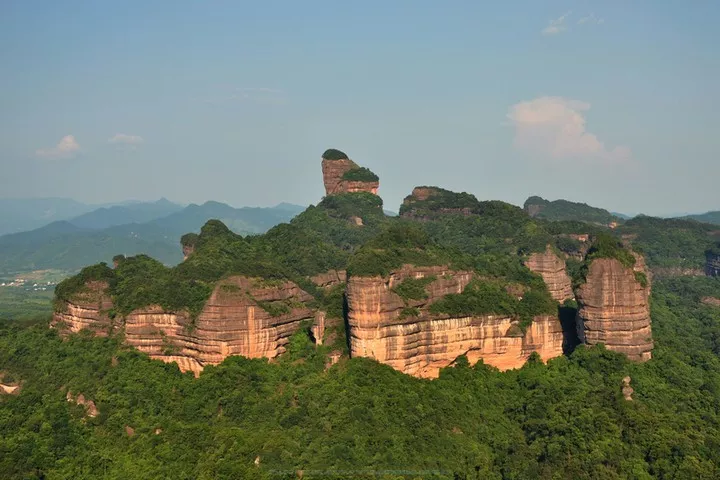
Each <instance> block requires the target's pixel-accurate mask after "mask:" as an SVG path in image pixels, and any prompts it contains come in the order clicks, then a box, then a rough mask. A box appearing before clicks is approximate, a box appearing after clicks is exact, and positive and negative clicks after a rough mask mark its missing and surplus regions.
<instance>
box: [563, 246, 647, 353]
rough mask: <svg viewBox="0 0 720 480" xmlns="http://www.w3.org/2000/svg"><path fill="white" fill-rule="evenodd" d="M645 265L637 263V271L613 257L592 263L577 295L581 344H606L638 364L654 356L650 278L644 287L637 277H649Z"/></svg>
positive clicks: (599, 259)
mask: <svg viewBox="0 0 720 480" xmlns="http://www.w3.org/2000/svg"><path fill="white" fill-rule="evenodd" d="M636 258H637V256H636ZM640 258H642V257H640ZM643 266H644V262H642V263H641V262H639V261H638V262H637V263H636V267H635V268H636V269H637V271H635V270H634V269H633V268H628V267H625V266H623V264H622V263H620V261H619V260H616V259H614V258H598V259H595V260H593V261H592V263H591V264H590V267H589V270H588V273H587V277H586V282H585V283H584V284H583V285H581V286H580V287H579V288H578V289H577V291H576V292H575V296H576V298H577V301H578V305H579V309H578V316H577V319H578V336H579V337H580V340H581V341H583V342H584V343H587V344H588V345H596V344H599V343H603V344H605V346H606V347H607V348H608V349H609V350H613V351H616V352H620V353H624V354H625V355H627V357H628V358H630V359H631V360H635V361H645V360H649V359H650V358H651V357H652V353H651V352H652V349H653V339H652V329H651V325H650V306H649V297H650V285H649V280H650V279H649V277H647V280H648V282H647V283H646V284H645V285H642V282H641V280H640V278H639V276H637V275H636V273H642V274H644V275H646V276H647V270H646V269H643Z"/></svg>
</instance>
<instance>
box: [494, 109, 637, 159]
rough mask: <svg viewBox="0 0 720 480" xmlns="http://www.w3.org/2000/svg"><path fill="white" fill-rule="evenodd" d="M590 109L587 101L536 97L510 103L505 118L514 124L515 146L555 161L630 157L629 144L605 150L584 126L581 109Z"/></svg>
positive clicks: (601, 143) (582, 110)
mask: <svg viewBox="0 0 720 480" xmlns="http://www.w3.org/2000/svg"><path fill="white" fill-rule="evenodd" d="M589 109H590V104H589V103H586V102H581V101H577V100H570V99H566V98H562V97H539V98H536V99H534V100H530V101H526V102H520V103H517V104H515V105H513V106H512V107H510V110H509V112H508V114H507V118H508V119H510V121H511V123H512V125H513V126H514V127H515V140H514V144H515V148H517V149H520V150H525V151H530V152H532V153H534V154H536V155H539V156H546V157H550V158H553V159H558V160H562V159H584V160H595V161H602V162H606V163H624V162H628V161H629V160H630V159H631V156H632V154H631V152H630V149H629V148H628V147H624V146H616V147H614V148H613V149H608V148H607V147H605V144H604V143H603V142H601V141H600V140H599V139H598V138H597V136H596V135H595V134H593V133H590V132H588V131H587V130H586V129H585V117H584V116H583V112H586V111H588V110H589Z"/></svg>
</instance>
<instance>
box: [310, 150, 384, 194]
mask: <svg viewBox="0 0 720 480" xmlns="http://www.w3.org/2000/svg"><path fill="white" fill-rule="evenodd" d="M361 171H362V174H360V175H352V174H353V173H358V172H361ZM322 172H323V183H324V184H325V195H337V194H339V193H353V192H369V193H372V194H377V191H378V188H379V187H380V182H379V181H378V179H377V176H376V175H375V174H373V173H372V172H370V171H369V170H367V169H361V168H360V166H359V165H358V164H357V163H355V162H353V161H352V160H350V159H349V158H348V157H347V155H345V154H344V153H343V152H341V151H340V150H335V149H332V148H331V149H329V150H326V151H325V153H323V157H322Z"/></svg>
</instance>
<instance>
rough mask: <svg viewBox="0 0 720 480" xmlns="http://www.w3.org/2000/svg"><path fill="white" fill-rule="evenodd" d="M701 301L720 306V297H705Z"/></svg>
mask: <svg viewBox="0 0 720 480" xmlns="http://www.w3.org/2000/svg"><path fill="white" fill-rule="evenodd" d="M701 302H702V303H704V304H705V305H710V306H711V307H720V298H715V297H704V298H703V299H702V300H701Z"/></svg>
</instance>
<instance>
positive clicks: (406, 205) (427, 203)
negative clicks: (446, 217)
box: [400, 187, 480, 217]
mask: <svg viewBox="0 0 720 480" xmlns="http://www.w3.org/2000/svg"><path fill="white" fill-rule="evenodd" d="M416 188H421V189H427V190H429V191H430V194H429V196H428V198H426V199H424V200H420V199H418V198H416V197H415V196H413V195H408V196H407V197H405V200H404V201H403V203H402V205H400V215H412V216H415V217H426V216H432V215H434V214H438V213H446V212H451V211H463V210H465V211H469V212H471V213H476V212H477V211H478V210H479V208H480V202H479V201H478V199H477V198H475V195H472V194H469V193H465V192H462V193H458V192H453V191H450V190H445V189H444V188H440V187H416Z"/></svg>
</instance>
